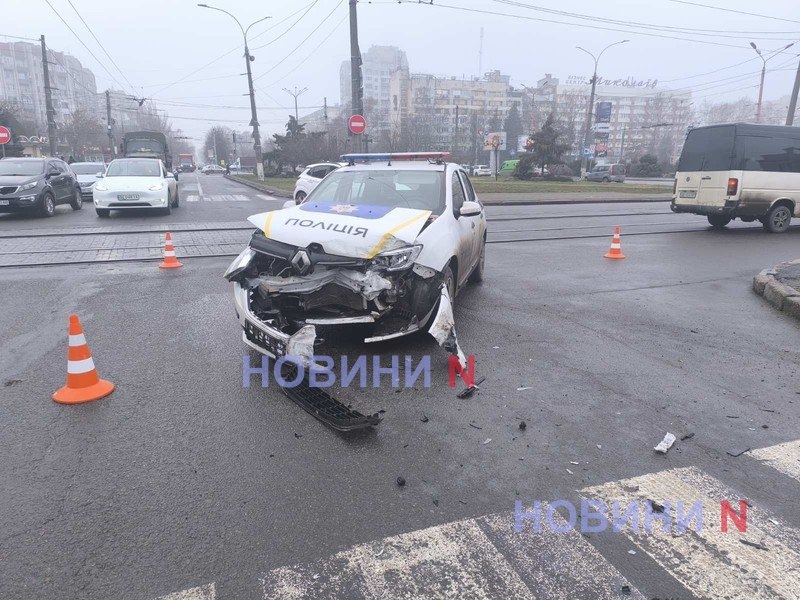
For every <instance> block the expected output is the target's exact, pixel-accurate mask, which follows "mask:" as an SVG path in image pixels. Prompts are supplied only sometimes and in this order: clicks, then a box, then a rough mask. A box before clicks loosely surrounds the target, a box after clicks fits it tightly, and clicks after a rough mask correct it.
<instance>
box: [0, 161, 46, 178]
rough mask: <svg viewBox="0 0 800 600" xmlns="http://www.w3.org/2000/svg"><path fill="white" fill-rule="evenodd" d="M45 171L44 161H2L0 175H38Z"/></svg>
mask: <svg viewBox="0 0 800 600" xmlns="http://www.w3.org/2000/svg"><path fill="white" fill-rule="evenodd" d="M43 171H44V161H43V160H0V175H38V174H39V173H41V172H43Z"/></svg>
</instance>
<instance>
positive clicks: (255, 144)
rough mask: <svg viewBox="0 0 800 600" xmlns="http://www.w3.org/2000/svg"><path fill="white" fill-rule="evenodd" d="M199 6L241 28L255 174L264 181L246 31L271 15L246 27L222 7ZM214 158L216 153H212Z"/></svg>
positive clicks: (253, 58) (250, 58)
mask: <svg viewBox="0 0 800 600" xmlns="http://www.w3.org/2000/svg"><path fill="white" fill-rule="evenodd" d="M197 6H199V7H200V8H208V9H210V10H217V11H219V12H221V13H225V14H226V15H228V16H229V17H230V18H231V19H233V20H234V21H236V24H237V25H238V26H239V29H241V30H242V38H243V39H244V62H245V65H246V66H247V86H248V88H249V90H250V127H252V128H253V150H254V151H255V155H256V176H257V177H258V180H259V181H264V161H263V157H262V155H261V133H260V132H259V130H258V114H257V111H256V93H255V90H254V89H253V71H252V70H251V69H250V63H251V62H253V61H254V60H255V59H256V57H255V56H253V55H252V54H250V49H249V48H248V46H247V33H248V32H249V31H250V28H251V27H252V26H253V25H255V24H256V23H261V21H265V20H267V19H269V18H271V17H261V18H260V19H257V20H255V21H253V22H252V23H250V25H248V26H247V28H244V27H242V24H241V23H240V22H239V19H237V18H236V17H234V16H233V15H232V14H231V13H229V12H228V11H227V10H224V9H222V8H217V7H216V6H210V5H208V4H198V5H197ZM214 141H215V142H216V141H217V138H216V135H215V136H214ZM214 158H216V153H215V155H214Z"/></svg>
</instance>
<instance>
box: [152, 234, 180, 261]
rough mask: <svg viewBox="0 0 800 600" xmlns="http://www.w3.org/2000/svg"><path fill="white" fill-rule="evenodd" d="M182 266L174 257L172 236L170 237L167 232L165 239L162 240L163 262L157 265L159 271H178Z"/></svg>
mask: <svg viewBox="0 0 800 600" xmlns="http://www.w3.org/2000/svg"><path fill="white" fill-rule="evenodd" d="M182 266H183V263H182V262H178V259H177V258H176V257H175V248H174V246H173V245H172V235H170V233H169V231H168V232H167V237H166V239H165V240H164V260H163V262H162V263H161V264H160V265H158V268H159V269H180V268H181V267H182Z"/></svg>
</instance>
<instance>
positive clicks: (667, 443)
mask: <svg viewBox="0 0 800 600" xmlns="http://www.w3.org/2000/svg"><path fill="white" fill-rule="evenodd" d="M674 443H675V436H674V435H672V434H671V433H667V435H665V436H664V439H663V440H661V441H660V442H659V443H658V446H656V447H655V448H653V450H655V451H656V452H658V453H659V454H666V453H667V452H668V451H669V449H670V448H672V444H674Z"/></svg>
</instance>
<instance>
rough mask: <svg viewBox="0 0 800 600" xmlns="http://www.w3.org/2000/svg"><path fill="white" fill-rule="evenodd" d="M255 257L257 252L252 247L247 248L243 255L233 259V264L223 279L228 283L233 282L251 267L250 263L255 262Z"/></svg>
mask: <svg viewBox="0 0 800 600" xmlns="http://www.w3.org/2000/svg"><path fill="white" fill-rule="evenodd" d="M255 256H256V251H255V250H253V249H252V248H250V247H247V248H245V249H244V250H242V253H241V254H239V256H237V257H236V258H234V259H233V262H232V263H231V265H230V266H229V267H228V270H227V271H225V275H223V277H224V278H225V279H227V280H228V281H233V280H234V279H235V278H236V276H237V275H239V274H240V273H241V272H242V271H244V270H245V269H246V268H247V267H249V266H250V262H251V261H252V260H253V258H255Z"/></svg>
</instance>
